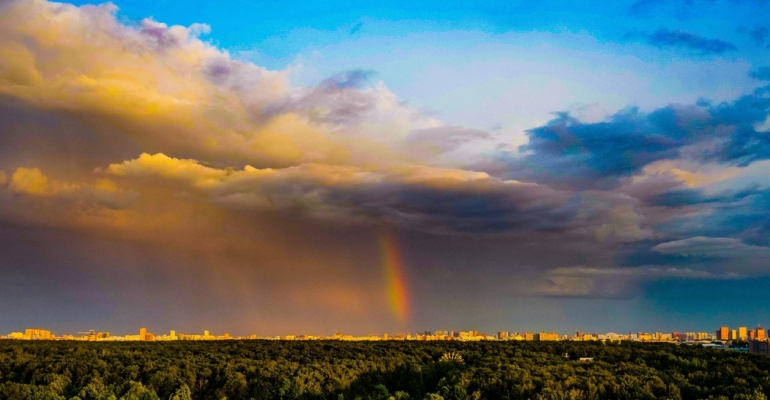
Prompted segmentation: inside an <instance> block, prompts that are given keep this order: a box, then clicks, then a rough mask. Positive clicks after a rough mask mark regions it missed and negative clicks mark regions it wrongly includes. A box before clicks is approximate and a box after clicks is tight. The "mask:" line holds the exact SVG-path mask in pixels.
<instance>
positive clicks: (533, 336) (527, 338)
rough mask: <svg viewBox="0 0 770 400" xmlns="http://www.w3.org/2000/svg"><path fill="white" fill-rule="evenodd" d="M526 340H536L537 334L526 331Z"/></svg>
mask: <svg viewBox="0 0 770 400" xmlns="http://www.w3.org/2000/svg"><path fill="white" fill-rule="evenodd" d="M524 340H527V341H533V340H535V334H534V333H524Z"/></svg>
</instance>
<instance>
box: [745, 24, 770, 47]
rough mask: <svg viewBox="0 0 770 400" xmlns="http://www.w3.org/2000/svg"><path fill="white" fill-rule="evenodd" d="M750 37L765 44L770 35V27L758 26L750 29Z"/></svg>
mask: <svg viewBox="0 0 770 400" xmlns="http://www.w3.org/2000/svg"><path fill="white" fill-rule="evenodd" d="M749 37H751V39H752V40H754V42H756V43H757V44H764V43H765V41H766V40H767V38H768V37H770V28H768V27H766V26H758V27H756V28H754V29H752V30H751V31H749Z"/></svg>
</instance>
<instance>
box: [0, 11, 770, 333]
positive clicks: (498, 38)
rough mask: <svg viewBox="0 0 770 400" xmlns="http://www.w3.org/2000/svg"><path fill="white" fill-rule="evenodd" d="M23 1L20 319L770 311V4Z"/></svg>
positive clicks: (532, 323) (354, 320) (647, 316)
mask: <svg viewBox="0 0 770 400" xmlns="http://www.w3.org/2000/svg"><path fill="white" fill-rule="evenodd" d="M0 7H2V11H3V13H2V15H3V16H0V32H3V34H4V35H5V36H6V37H8V40H6V42H4V43H0V55H2V57H3V59H5V60H12V61H13V62H5V63H0V127H2V128H4V132H6V134H5V135H4V136H3V137H2V138H0V245H3V246H6V247H9V246H10V247H9V248H14V249H18V254H16V253H14V256H13V257H12V258H8V259H6V260H3V261H0V267H2V268H0V275H2V277H4V278H7V279H4V280H3V282H5V285H6V286H7V287H5V288H4V289H3V286H2V285H3V284H2V283H0V289H3V290H0V304H8V306H7V307H10V308H8V310H3V309H2V308H0V312H3V313H5V311H7V314H8V315H11V317H10V318H9V320H8V321H9V322H7V324H8V325H7V326H6V325H3V324H6V323H5V322H0V332H2V331H3V330H11V329H21V328H22V327H23V325H46V324H54V325H55V326H52V327H53V328H55V329H59V330H69V331H81V330H84V328H85V327H82V326H80V325H82V324H88V325H91V326H89V327H88V329H90V328H92V327H95V326H94V325H104V326H108V327H115V328H109V329H113V330H129V329H133V327H134V326H135V325H138V324H154V325H155V326H157V327H158V328H157V329H159V330H160V329H173V328H176V329H179V330H180V331H184V330H190V331H192V330H200V329H203V328H201V326H202V325H206V326H227V327H232V328H231V329H232V330H233V331H234V332H237V333H251V332H255V331H256V332H257V333H265V334H286V333H298V332H296V330H301V331H303V332H307V333H329V332H333V331H336V330H349V331H351V332H359V333H369V332H370V331H390V332H395V331H399V330H401V331H407V330H411V331H414V330H417V329H443V328H447V329H454V328H457V329H482V330H489V331H493V330H495V329H498V330H499V329H503V328H505V327H506V326H508V327H510V329H512V330H522V331H523V330H545V329H556V330H560V331H562V332H568V331H571V330H572V329H576V328H577V329H580V330H585V331H592V330H596V331H616V332H626V331H636V330H642V329H655V330H661V331H665V330H699V331H700V330H713V328H714V327H715V325H717V324H723V323H725V324H731V325H748V326H751V325H753V324H755V323H758V322H759V323H766V324H770V314H769V313H767V312H766V311H765V310H764V308H763V307H762V306H761V304H754V303H751V302H749V303H746V302H744V301H743V298H742V297H741V294H743V295H745V296H746V297H761V291H762V288H763V287H764V284H765V283H766V281H767V279H768V278H769V277H770V269H768V265H770V241H769V240H768V237H769V236H768V234H770V219H768V217H767V212H766V210H767V208H768V205H769V204H770V201H769V199H770V177H768V174H767V172H766V171H767V170H768V168H770V161H769V160H770V139H769V137H770V136H768V135H770V133H768V131H769V130H770V122H769V121H768V115H770V86H768V82H770V69H769V68H770V23H768V22H767V18H766V17H765V16H766V15H768V14H770V2H767V1H763V0H703V1H699V0H687V1H667V0H638V1H626V2H604V3H602V2H577V3H576V2H569V3H565V2H557V1H544V2H524V1H510V2H472V3H468V2H454V3H451V2H450V3H447V2H401V3H393V2H387V3H384V2H383V3H377V2H367V3H366V4H360V3H354V2H344V1H338V2H329V1H326V2H289V3H276V2H256V1H235V2H228V3H227V4H226V5H223V4H222V3H221V2H210V1H203V0H196V1H186V2H179V1H153V2H150V1H117V2H115V4H114V5H110V4H103V5H99V6H95V5H93V4H91V3H89V2H74V3H52V2H47V1H44V0H13V1H9V2H0ZM385 236H388V237H391V236H392V237H393V238H395V239H394V243H397V244H398V246H397V247H398V249H399V252H400V256H401V261H402V262H403V268H404V271H403V272H404V274H403V275H404V277H405V278H404V279H405V282H404V283H403V284H404V287H406V288H407V290H406V292H407V293H408V297H409V298H408V299H402V300H403V301H401V302H400V303H399V304H409V305H410V306H411V309H412V313H411V315H412V318H411V320H405V319H404V317H403V316H404V315H407V313H406V312H405V310H398V309H392V308H393V307H394V306H393V305H392V304H389V303H388V299H387V293H386V292H387V291H386V289H385V288H386V287H387V282H385V281H384V279H385V278H384V277H383V269H382V267H383V265H382V264H383V261H382V260H381V259H380V258H381V257H380V254H379V253H378V248H379V247H378V244H377V243H378V242H381V241H382V240H383V239H382V238H383V237H385ZM30 249H34V252H32V250H30ZM30 254H34V255H30ZM126 282H128V283H126ZM23 286H28V287H29V288H30V290H31V291H32V292H33V293H34V295H33V296H32V298H31V299H28V300H29V301H26V302H24V303H20V302H18V304H17V303H14V301H13V298H15V297H18V294H17V293H16V292H15V290H18V288H19V287H23ZM2 293H6V294H5V295H3V294H2ZM14 293H16V294H14ZM193 293H205V294H206V296H204V297H202V298H200V297H196V296H193V295H192V294H193ZM699 294H700V295H699ZM2 296H6V297H5V298H4V297H2ZM699 296H701V297H702V298H701V297H699ZM721 298H726V299H729V300H726V301H714V299H721ZM52 304H53V305H52ZM232 304H239V305H240V307H238V308H235V309H233V308H232V307H231V305H232ZM0 307H2V306H0ZM14 310H16V311H14ZM223 310H227V311H223ZM49 321H52V322H49ZM502 325H505V326H502ZM289 331H291V332H289Z"/></svg>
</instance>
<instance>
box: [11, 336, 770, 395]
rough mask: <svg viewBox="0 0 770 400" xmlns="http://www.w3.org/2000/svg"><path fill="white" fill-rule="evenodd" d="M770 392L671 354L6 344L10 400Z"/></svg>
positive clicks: (697, 355) (736, 372)
mask: <svg viewBox="0 0 770 400" xmlns="http://www.w3.org/2000/svg"><path fill="white" fill-rule="evenodd" d="M581 357H592V358H593V360H590V361H586V360H583V361H581V360H580V358H581ZM768 392H770V357H767V356H762V355H756V354H748V353H741V352H736V351H730V350H719V349H705V348H702V347H698V346H687V345H675V344H662V343H661V344H656V343H636V342H622V343H606V344H604V343H601V342H516V341H509V342H504V341H503V342H492V341H489V342H460V341H434V342H417V341H382V342H343V341H262V340H248V341H219V342H188V341H178V342H74V341H14V340H5V341H0V399H8V400H17V399H18V400H22V399H41V400H42V399H45V400H59V399H68V400H107V399H114V400H118V399H120V400H158V399H162V400H166V399H169V400H193V399H195V400H198V399H213V400H222V399H227V400H240V399H244V400H250V399H255V400H256V399H350V400H352V399H377V400H380V399H382V400H389V399H396V400H404V399H415V400H422V399H430V400H439V399H446V400H450V399H451V400H459V399H613V400H615V399H627V400H638V399H767V397H766V393H768Z"/></svg>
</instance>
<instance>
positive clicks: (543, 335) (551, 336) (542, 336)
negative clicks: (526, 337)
mask: <svg viewBox="0 0 770 400" xmlns="http://www.w3.org/2000/svg"><path fill="white" fill-rule="evenodd" d="M535 340H537V341H539V342H545V341H550V340H559V334H558V333H555V332H540V333H538V334H535Z"/></svg>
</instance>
